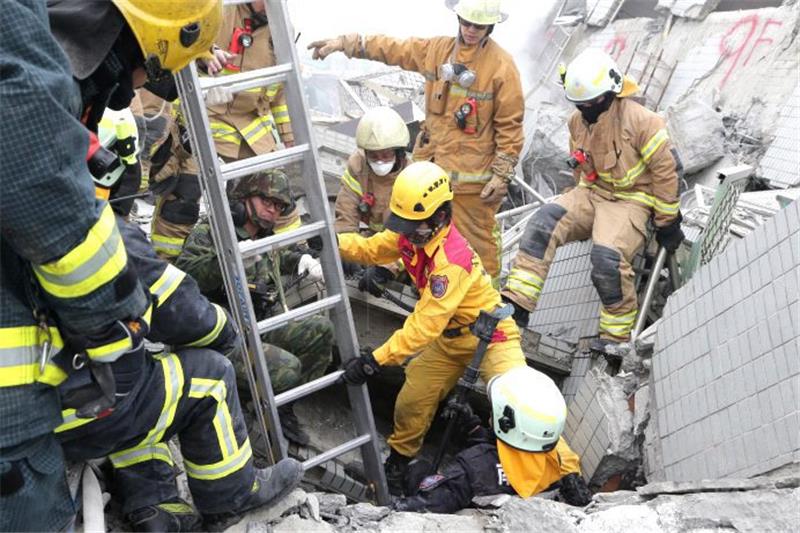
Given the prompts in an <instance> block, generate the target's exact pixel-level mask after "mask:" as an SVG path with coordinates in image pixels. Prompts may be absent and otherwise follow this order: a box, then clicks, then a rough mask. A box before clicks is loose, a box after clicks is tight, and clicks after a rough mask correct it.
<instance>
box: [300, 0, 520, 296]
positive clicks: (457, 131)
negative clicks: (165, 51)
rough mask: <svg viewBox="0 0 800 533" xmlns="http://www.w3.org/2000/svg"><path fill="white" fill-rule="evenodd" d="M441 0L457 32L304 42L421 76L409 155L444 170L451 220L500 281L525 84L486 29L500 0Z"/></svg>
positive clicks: (496, 17)
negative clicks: (499, 216)
mask: <svg viewBox="0 0 800 533" xmlns="http://www.w3.org/2000/svg"><path fill="white" fill-rule="evenodd" d="M453 4H454V5H453ZM446 5H448V6H451V5H452V7H451V9H452V10H453V11H455V13H456V15H457V16H458V34H457V36H456V37H434V38H431V39H422V38H412V39H405V40H403V39H395V38H392V37H387V36H385V35H371V36H368V35H359V34H350V35H342V36H339V37H336V38H334V39H327V40H322V41H316V42H313V43H311V44H310V45H309V48H310V49H313V50H314V54H313V55H314V58H315V59H317V58H319V59H324V58H325V57H327V56H328V55H330V54H332V53H333V52H337V51H341V52H344V53H345V55H347V57H355V58H364V59H372V60H376V61H381V62H383V63H386V64H387V65H397V66H399V67H401V68H403V69H405V70H412V71H415V72H419V73H421V74H422V75H423V76H425V79H426V83H425V95H426V117H425V125H424V127H423V129H422V131H421V132H420V134H419V136H418V137H417V139H416V144H415V146H414V153H413V157H414V160H415V161H422V160H425V161H434V162H435V163H436V164H437V165H439V166H440V167H442V168H444V169H445V170H446V171H447V173H448V174H449V176H450V179H451V182H452V184H453V192H454V195H455V196H454V199H453V218H454V221H455V225H456V227H458V230H459V231H460V232H461V234H462V235H463V236H464V237H465V238H466V239H467V241H468V242H469V243H470V245H471V246H472V247H473V248H474V249H475V251H476V252H477V253H478V255H479V256H480V258H481V261H482V263H483V265H484V266H485V268H486V270H487V271H488V272H489V274H490V275H491V276H492V277H493V278H495V279H494V282H495V286H497V283H498V282H499V281H498V279H497V277H498V276H499V274H500V233H499V229H498V226H497V223H496V221H495V218H494V217H495V214H496V213H497V210H498V209H499V207H500V204H501V203H502V202H503V198H504V197H505V195H506V192H507V191H508V183H509V181H510V180H511V178H512V176H513V175H514V168H515V167H516V165H517V161H518V160H519V153H520V151H521V150H522V145H523V132H522V117H523V113H524V101H523V96H522V86H521V83H520V79H519V72H518V71H517V68H516V66H515V65H514V60H513V59H512V58H511V56H510V55H509V54H508V53H507V52H506V51H505V50H503V49H502V48H501V47H500V46H499V45H498V44H497V43H496V42H495V41H494V40H493V39H491V37H489V35H490V34H491V33H492V31H493V30H494V26H495V24H497V23H500V22H502V21H504V20H505V19H506V15H505V14H504V13H502V12H501V11H500V1H499V0H460V1H458V2H453V1H452V0H448V1H447V2H446Z"/></svg>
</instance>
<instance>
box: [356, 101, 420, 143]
mask: <svg viewBox="0 0 800 533" xmlns="http://www.w3.org/2000/svg"><path fill="white" fill-rule="evenodd" d="M408 141H409V133H408V126H406V123H405V121H404V120H403V117H401V116H400V115H399V114H398V113H397V111H395V110H394V109H392V108H390V107H373V108H372V109H370V110H369V111H367V112H366V113H364V116H363V117H361V120H360V121H359V122H358V127H357V128H356V144H357V145H358V147H359V148H361V149H362V150H385V149H386V148H405V147H406V146H408Z"/></svg>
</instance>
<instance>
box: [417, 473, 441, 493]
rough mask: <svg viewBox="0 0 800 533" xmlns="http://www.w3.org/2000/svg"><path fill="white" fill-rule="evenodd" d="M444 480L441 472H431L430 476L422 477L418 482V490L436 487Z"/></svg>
mask: <svg viewBox="0 0 800 533" xmlns="http://www.w3.org/2000/svg"><path fill="white" fill-rule="evenodd" d="M443 480H444V476H443V475H442V474H433V475H431V476H428V477H426V478H425V479H423V480H422V481H421V482H420V484H419V490H423V491H426V490H430V489H433V488H436V486H437V485H439V484H440V483H441V482H442V481H443Z"/></svg>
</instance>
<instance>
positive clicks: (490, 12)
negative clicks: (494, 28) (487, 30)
mask: <svg viewBox="0 0 800 533" xmlns="http://www.w3.org/2000/svg"><path fill="white" fill-rule="evenodd" d="M445 5H446V6H447V7H448V8H449V9H451V10H452V11H455V13H456V15H458V16H459V17H461V18H462V19H464V20H466V21H468V22H472V23H473V24H481V25H483V26H491V25H492V24H499V23H500V22H503V21H504V20H506V19H507V18H508V15H507V14H506V13H503V12H502V11H500V0H445Z"/></svg>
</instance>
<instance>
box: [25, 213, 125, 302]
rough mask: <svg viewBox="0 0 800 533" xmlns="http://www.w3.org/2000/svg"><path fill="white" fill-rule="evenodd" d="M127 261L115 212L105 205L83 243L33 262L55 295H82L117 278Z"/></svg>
mask: <svg viewBox="0 0 800 533" xmlns="http://www.w3.org/2000/svg"><path fill="white" fill-rule="evenodd" d="M127 262H128V255H127V254H126V253H125V245H124V244H123V243H122V239H121V238H120V235H119V230H118V229H117V223H116V220H114V212H113V211H112V210H111V206H109V205H106V206H105V207H104V208H103V212H102V213H101V214H100V218H99V219H98V220H97V222H96V223H95V224H94V226H92V228H91V229H90V230H89V232H88V233H87V234H86V238H85V239H84V240H83V242H82V243H80V244H79V245H78V246H76V247H75V248H73V249H72V250H70V251H69V253H67V254H66V255H65V256H64V257H62V258H61V259H58V260H57V261H53V262H52V263H48V264H46V265H34V266H33V271H34V273H35V274H36V278H37V279H38V280H39V283H40V284H41V286H42V288H43V289H44V290H45V291H47V292H48V293H50V294H52V295H53V296H56V297H58V298H80V297H81V296H86V295H87V294H89V293H91V292H93V291H95V290H97V289H98V288H100V287H102V286H103V285H105V284H106V283H108V282H110V281H112V280H113V279H114V278H116V277H117V276H118V275H119V274H120V272H122V271H123V269H124V268H125V265H126V263H127Z"/></svg>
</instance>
